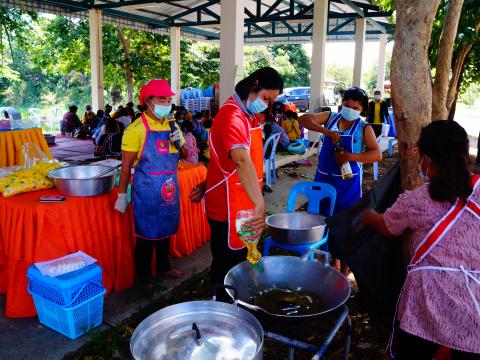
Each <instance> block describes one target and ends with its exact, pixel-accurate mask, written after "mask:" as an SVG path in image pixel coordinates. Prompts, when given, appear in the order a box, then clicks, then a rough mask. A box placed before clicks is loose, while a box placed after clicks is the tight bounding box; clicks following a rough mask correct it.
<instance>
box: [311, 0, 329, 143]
mask: <svg viewBox="0 0 480 360" xmlns="http://www.w3.org/2000/svg"><path fill="white" fill-rule="evenodd" d="M327 25H328V0H316V1H315V4H314V6H313V35H312V45H313V47H312V65H311V78H310V104H309V110H310V112H318V111H320V110H321V107H322V106H323V101H322V99H323V84H324V80H325V44H326V42H327ZM317 139H318V133H317V132H315V131H311V130H309V131H308V140H309V141H312V142H313V141H316V140H317Z"/></svg>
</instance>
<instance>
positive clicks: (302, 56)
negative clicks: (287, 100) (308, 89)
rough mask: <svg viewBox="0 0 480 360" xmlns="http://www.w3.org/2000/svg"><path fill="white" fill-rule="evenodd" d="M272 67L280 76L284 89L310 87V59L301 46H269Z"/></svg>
mask: <svg viewBox="0 0 480 360" xmlns="http://www.w3.org/2000/svg"><path fill="white" fill-rule="evenodd" d="M267 49H268V50H269V51H270V52H271V53H272V56H273V59H274V60H273V65H274V67H276V68H277V70H278V71H279V72H280V73H281V74H282V76H283V80H284V81H285V87H292V86H309V85H310V76H309V75H310V66H311V64H310V58H309V57H308V55H307V52H306V51H305V49H304V48H303V47H302V45H269V46H267Z"/></svg>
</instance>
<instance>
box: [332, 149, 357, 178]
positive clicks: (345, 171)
mask: <svg viewBox="0 0 480 360" xmlns="http://www.w3.org/2000/svg"><path fill="white" fill-rule="evenodd" d="M334 151H335V153H342V152H345V148H344V147H343V146H341V145H340V143H339V142H338V143H336V144H335V150H334ZM339 167H340V173H341V174H342V179H343V180H348V179H351V178H352V177H353V172H352V168H351V166H350V162H348V161H345V162H344V163H343V164H341V165H339Z"/></svg>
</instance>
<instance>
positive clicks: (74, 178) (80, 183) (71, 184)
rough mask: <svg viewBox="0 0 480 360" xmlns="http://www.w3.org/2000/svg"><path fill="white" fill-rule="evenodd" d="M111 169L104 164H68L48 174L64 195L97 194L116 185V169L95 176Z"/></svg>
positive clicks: (103, 192) (105, 191) (108, 190)
mask: <svg viewBox="0 0 480 360" xmlns="http://www.w3.org/2000/svg"><path fill="white" fill-rule="evenodd" d="M108 169H109V166H103V165H78V166H66V167H62V168H58V169H55V170H52V171H50V172H49V173H48V176H49V177H50V178H52V179H53V181H54V183H55V187H56V188H57V190H58V192H59V193H60V194H62V195H68V196H96V195H101V194H105V193H108V192H110V191H112V190H113V187H114V186H115V176H116V170H115V169H114V168H111V169H112V171H111V172H109V173H107V174H105V175H103V176H101V177H99V178H97V179H93V177H94V176H96V175H99V174H101V173H102V172H104V171H106V170H108Z"/></svg>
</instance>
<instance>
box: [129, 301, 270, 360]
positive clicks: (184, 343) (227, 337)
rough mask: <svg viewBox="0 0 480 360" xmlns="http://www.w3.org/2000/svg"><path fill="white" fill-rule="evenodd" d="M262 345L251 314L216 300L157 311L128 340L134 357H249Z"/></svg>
mask: <svg viewBox="0 0 480 360" xmlns="http://www.w3.org/2000/svg"><path fill="white" fill-rule="evenodd" d="M262 346H263V330H262V327H261V325H260V323H259V322H258V320H257V319H255V317H254V316H253V315H252V314H250V313H248V312H247V311H246V310H243V309H241V308H239V307H237V306H235V305H230V304H225V303H221V302H216V301H191V302H186V303H180V304H176V305H172V306H168V307H166V308H164V309H162V310H159V311H157V312H156V313H154V314H152V315H150V316H149V317H148V318H146V319H145V320H143V321H142V323H140V325H139V326H138V327H137V328H136V329H135V331H134V333H133V335H132V339H131V341H130V350H131V352H132V355H133V357H134V358H135V359H137V360H140V359H141V360H153V359H155V360H156V359H169V360H188V359H191V360H207V359H208V360H210V359H222V360H234V359H235V360H247V359H248V360H250V359H253V358H255V356H256V355H257V354H258V353H259V352H260V351H262Z"/></svg>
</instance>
